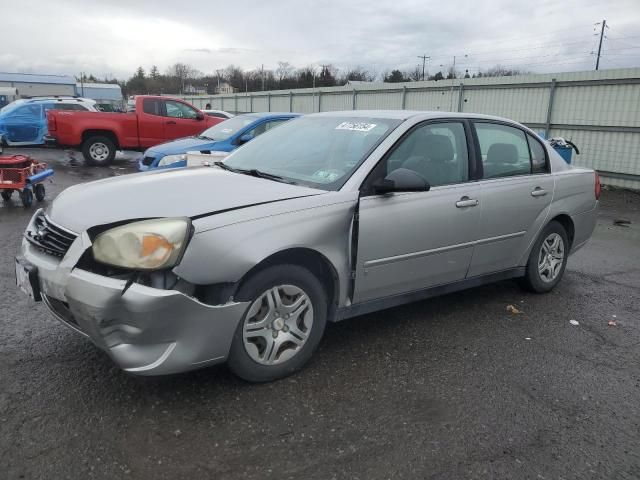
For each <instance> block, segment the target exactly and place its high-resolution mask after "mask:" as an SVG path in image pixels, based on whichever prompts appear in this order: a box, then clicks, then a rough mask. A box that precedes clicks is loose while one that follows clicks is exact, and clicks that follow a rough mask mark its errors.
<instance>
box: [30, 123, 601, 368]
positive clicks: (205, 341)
mask: <svg viewBox="0 0 640 480" xmlns="http://www.w3.org/2000/svg"><path fill="white" fill-rule="evenodd" d="M318 115H321V116H329V115H331V116H337V117H351V116H356V117H358V116H361V117H373V118H395V119H400V120H403V122H402V123H401V124H400V125H399V126H398V127H397V128H396V129H395V130H394V131H393V132H391V134H390V135H389V136H388V137H387V138H386V139H385V140H384V141H383V142H382V143H381V144H380V145H379V146H378V147H377V148H376V149H375V150H374V151H373V152H372V153H371V154H370V155H369V157H368V158H367V159H366V160H365V161H364V162H363V163H362V164H361V166H360V167H359V168H358V169H357V170H356V172H355V173H354V174H353V175H352V176H351V178H349V180H348V181H347V182H346V183H345V184H344V185H343V187H342V188H341V189H340V190H339V191H337V192H325V191H322V190H316V189H312V188H306V187H300V186H294V185H289V184H284V183H279V182H273V181H270V180H265V179H260V178H255V177H251V176H246V175H239V174H234V173H230V172H227V171H223V170H221V169H218V168H215V167H211V168H207V167H205V168H199V169H181V170H165V171H158V172H149V173H143V174H138V175H130V176H127V177H119V178H111V179H107V180H101V181H98V182H93V183H90V184H85V185H79V186H75V187H72V188H69V189H67V190H66V191H65V192H64V193H63V194H61V195H60V196H58V198H57V199H56V200H55V201H54V202H53V204H52V206H51V208H50V211H49V212H48V213H49V217H50V219H51V220H52V221H53V222H55V223H57V224H59V225H61V226H62V227H65V228H67V229H69V230H71V231H74V232H76V233H78V234H79V236H78V238H77V239H76V240H75V242H74V243H73V245H72V246H71V248H70V250H69V251H68V252H67V254H66V256H65V258H64V259H63V260H62V261H58V260H57V259H55V258H53V257H50V256H48V255H46V254H43V253H41V252H39V251H37V250H36V249H35V248H34V247H32V246H31V245H30V244H29V243H28V242H26V240H25V241H23V246H22V255H23V256H24V257H26V259H27V260H28V261H29V262H31V263H32V264H34V265H36V266H37V267H38V270H39V273H40V284H41V287H42V289H43V291H44V293H45V294H46V295H48V296H50V297H52V298H55V299H59V300H62V301H65V302H68V305H69V312H70V314H71V315H73V316H74V317H75V318H76V320H77V321H78V324H79V328H80V329H81V330H82V331H83V332H84V333H85V334H86V335H88V336H89V337H90V338H91V339H92V340H93V341H94V342H95V343H96V344H97V345H98V346H100V347H101V348H103V349H105V350H106V351H107V352H108V353H109V355H111V357H112V358H113V359H114V361H116V363H118V364H119V365H120V366H121V367H122V368H124V369H126V370H128V371H130V372H133V373H138V374H162V373H170V372H176V371H181V370H187V369H190V368H196V367H197V366H201V365H205V364H210V363H216V362H219V361H223V360H224V359H225V358H226V355H227V352H228V348H229V345H230V342H231V338H232V335H233V332H234V331H235V328H236V326H237V324H238V322H239V321H240V319H241V318H242V315H243V312H244V310H245V308H246V306H247V305H246V304H240V303H236V302H234V301H233V299H229V300H228V302H227V303H225V304H224V305H205V304H203V303H201V302H199V301H198V300H197V299H195V298H194V297H191V296H189V295H188V294H187V293H183V291H178V290H160V289H155V288H149V287H144V286H142V285H138V284H135V283H134V284H133V285H132V286H131V288H130V289H129V290H127V291H126V293H124V294H123V293H122V291H123V290H124V286H125V283H126V282H125V279H122V278H107V277H103V276H99V275H95V274H93V273H89V272H86V271H83V270H82V269H79V268H75V266H76V264H77V262H78V260H79V258H80V257H81V255H82V254H83V253H84V252H85V251H86V250H87V249H88V248H90V246H91V240H90V238H89V235H88V234H87V229H88V228H90V227H93V226H97V225H106V224H109V223H113V222H117V221H123V220H134V219H142V218H151V217H173V216H187V217H192V218H193V219H194V220H193V226H194V234H193V237H192V239H191V241H190V243H189V245H188V247H187V249H186V252H185V254H184V257H183V258H182V260H181V262H180V264H179V265H177V266H176V267H175V268H174V269H173V271H174V273H175V274H176V275H178V276H179V277H180V278H182V279H183V280H184V281H186V282H188V283H189V284H196V285H209V284H218V283H236V282H239V281H240V280H242V279H243V278H244V277H245V276H246V275H247V273H248V272H249V271H250V270H251V269H252V268H254V267H255V266H256V265H258V264H259V263H261V262H263V261H265V260H267V259H269V257H271V256H272V255H274V254H277V253H280V252H285V251H287V250H290V249H294V248H295V249H306V250H309V251H313V252H315V253H316V254H320V255H321V256H322V257H323V258H324V259H325V260H326V261H327V262H328V263H329V264H330V266H331V270H332V272H333V273H334V275H335V276H336V277H337V278H336V282H337V289H338V295H337V304H336V305H335V307H336V308H337V309H338V310H340V309H342V310H343V311H344V309H345V308H351V309H352V312H355V311H372V309H376V308H384V307H385V306H388V305H390V304H395V303H393V302H396V303H397V302H398V301H400V300H398V299H402V298H412V297H411V295H414V294H415V292H420V291H423V290H424V289H426V288H431V287H435V288H438V289H441V290H437V291H445V290H446V288H449V287H448V286H450V285H453V286H455V283H454V282H460V281H465V282H467V281H469V280H472V281H471V282H469V283H468V285H475V284H477V283H478V282H479V281H481V279H482V278H483V277H486V278H488V279H495V278H506V277H505V276H504V275H505V272H510V273H509V275H512V274H514V273H513V272H522V267H523V266H524V265H525V264H526V261H527V258H528V254H529V251H530V249H531V246H532V244H533V242H534V241H535V239H536V238H537V235H538V232H539V231H540V230H541V229H542V228H543V227H544V225H546V224H547V223H548V221H549V220H551V219H552V218H554V217H556V216H557V215H568V216H570V217H571V219H572V221H573V223H574V225H575V239H574V249H573V250H574V251H575V250H576V249H577V248H579V247H580V246H582V245H583V244H584V242H586V241H587V240H588V238H589V237H590V236H591V233H592V231H593V228H594V225H595V218H596V207H597V202H596V200H595V198H594V193H593V188H594V174H593V171H592V170H589V169H585V168H574V167H570V166H568V165H567V164H566V163H565V162H564V161H563V160H562V159H561V158H560V156H559V155H557V154H556V153H555V151H553V150H552V149H551V148H550V147H546V148H547V153H548V155H549V159H550V164H551V173H549V174H538V175H523V176H517V177H509V178H501V179H490V180H482V181H470V182H466V183H462V184H457V185H447V186H439V187H434V188H433V189H431V190H430V191H428V192H414V193H394V194H389V195H383V196H381V195H372V196H368V197H363V198H360V195H359V193H360V192H359V188H360V186H361V184H362V182H363V180H364V179H365V178H366V176H367V175H368V173H369V172H370V171H371V169H372V168H374V166H375V165H376V164H377V163H378V161H379V160H380V159H381V158H382V157H383V155H384V154H385V153H386V152H387V151H388V150H389V149H390V148H391V147H392V146H393V145H394V143H395V142H396V141H397V140H398V139H399V138H400V137H401V136H402V135H403V134H404V133H405V132H407V131H408V130H409V129H411V128H412V127H413V126H414V125H416V124H418V123H420V122H423V121H425V120H431V119H440V118H482V119H489V118H491V119H497V120H501V121H507V120H504V119H499V118H498V117H488V116H481V115H473V114H460V113H452V114H444V115H443V114H440V113H437V112H408V111H356V112H340V113H332V114H328V113H320V114H318ZM507 122H508V121H507ZM523 128H525V127H523ZM525 129H526V128H525ZM529 131H530V130H529ZM536 188H542V189H544V190H546V191H547V192H548V193H547V195H544V196H535V197H534V196H532V195H531V192H533V191H534V190H535V189H536ZM132 192H134V193H135V197H132ZM463 197H469V198H470V199H472V200H477V202H473V203H472V204H470V206H466V207H462V208H458V207H459V206H456V203H458V202H459V201H460V199H461V198H463ZM356 209H358V211H359V218H358V244H357V251H356V252H354V251H352V239H353V234H354V228H355V223H354V218H355V216H354V213H355V211H356ZM40 213H41V211H39V212H37V213H36V215H38V214H40ZM27 228H28V229H29V230H31V229H33V220H32V221H31V222H30V224H29V226H28V227H27ZM354 256H355V258H354ZM353 264H355V284H354V285H355V289H354V290H353V291H352V290H351V288H350V287H351V285H352V273H353V272H352V265H353ZM443 286H445V287H446V288H445V289H443ZM403 296H406V297H403ZM416 298H417V297H416ZM387 300H388V301H387ZM389 302H390V303H389ZM54 310H55V309H54ZM69 312H60V311H56V312H55V313H56V315H57V316H58V317H59V318H62V319H63V321H66V322H68V317H65V315H67V316H68V315H69ZM178 317H180V322H176V321H175V320H176V318H178Z"/></svg>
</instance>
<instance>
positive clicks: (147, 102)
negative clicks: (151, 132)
mask: <svg viewBox="0 0 640 480" xmlns="http://www.w3.org/2000/svg"><path fill="white" fill-rule="evenodd" d="M142 111H143V112H144V113H148V114H149V115H158V116H162V103H161V102H160V100H157V99H155V98H145V99H144V100H142Z"/></svg>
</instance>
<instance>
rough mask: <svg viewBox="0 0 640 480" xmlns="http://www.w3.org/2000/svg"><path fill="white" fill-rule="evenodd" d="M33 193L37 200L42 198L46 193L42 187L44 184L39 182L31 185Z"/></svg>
mask: <svg viewBox="0 0 640 480" xmlns="http://www.w3.org/2000/svg"><path fill="white" fill-rule="evenodd" d="M33 190H34V193H35V194H36V200H38V201H39V202H41V201H43V200H44V196H45V194H46V192H47V191H46V190H45V188H44V185H43V184H41V183H37V184H36V185H35V186H34V187H33Z"/></svg>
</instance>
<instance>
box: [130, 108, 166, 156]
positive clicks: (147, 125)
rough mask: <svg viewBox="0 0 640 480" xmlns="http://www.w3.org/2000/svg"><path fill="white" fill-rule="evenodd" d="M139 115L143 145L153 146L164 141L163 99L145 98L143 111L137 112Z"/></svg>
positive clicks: (139, 127)
mask: <svg viewBox="0 0 640 480" xmlns="http://www.w3.org/2000/svg"><path fill="white" fill-rule="evenodd" d="M136 115H137V116H138V137H139V142H140V146H141V147H151V146H153V145H157V144H159V143H162V142H164V138H165V137H164V123H165V122H166V121H167V119H166V117H165V116H164V105H163V101H162V100H161V99H158V98H143V99H142V111H141V112H136Z"/></svg>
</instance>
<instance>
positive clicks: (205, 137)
mask: <svg viewBox="0 0 640 480" xmlns="http://www.w3.org/2000/svg"><path fill="white" fill-rule="evenodd" d="M196 138H198V139H200V140H214V139H213V138H211V137H207V136H206V135H196Z"/></svg>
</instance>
